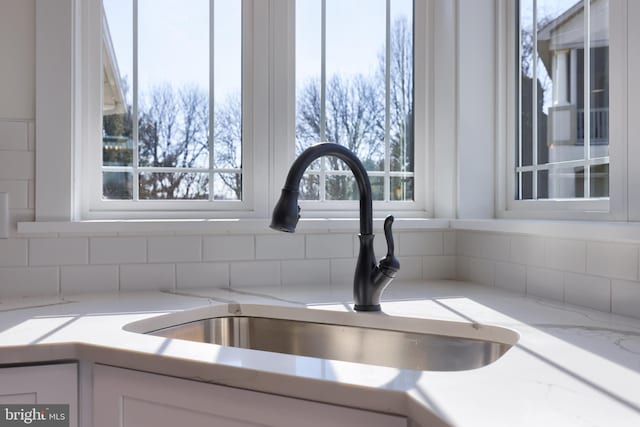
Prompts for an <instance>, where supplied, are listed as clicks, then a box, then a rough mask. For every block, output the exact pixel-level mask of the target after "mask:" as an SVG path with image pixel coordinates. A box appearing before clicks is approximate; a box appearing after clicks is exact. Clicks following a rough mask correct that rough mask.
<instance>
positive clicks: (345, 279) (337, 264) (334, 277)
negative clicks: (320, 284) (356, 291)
mask: <svg viewBox="0 0 640 427" xmlns="http://www.w3.org/2000/svg"><path fill="white" fill-rule="evenodd" d="M355 272H356V258H340V259H332V260H331V286H332V287H336V288H344V287H346V288H348V289H351V288H352V287H353V277H354V276H355Z"/></svg>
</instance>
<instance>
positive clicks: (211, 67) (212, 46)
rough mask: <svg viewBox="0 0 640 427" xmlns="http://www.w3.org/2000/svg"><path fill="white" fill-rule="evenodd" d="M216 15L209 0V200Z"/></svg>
mask: <svg viewBox="0 0 640 427" xmlns="http://www.w3.org/2000/svg"><path fill="white" fill-rule="evenodd" d="M214 14H215V0H209V140H208V143H209V186H208V187H209V200H210V201H212V200H213V193H214V188H213V179H214V175H213V168H214V154H213V153H214V143H215V142H214V140H213V138H214V135H215V133H214V126H215V123H214V117H215V104H214V91H215V87H214V84H215V69H214V62H213V59H214V52H215V44H214V28H213V27H214V22H215V21H214V17H215V16H214Z"/></svg>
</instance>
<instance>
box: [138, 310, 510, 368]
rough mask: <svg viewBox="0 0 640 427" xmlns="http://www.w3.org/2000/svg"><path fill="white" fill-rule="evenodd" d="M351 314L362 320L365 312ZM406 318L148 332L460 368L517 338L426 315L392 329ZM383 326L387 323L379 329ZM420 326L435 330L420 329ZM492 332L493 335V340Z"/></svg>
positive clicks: (234, 318)
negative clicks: (403, 327) (406, 327)
mask: <svg viewBox="0 0 640 427" xmlns="http://www.w3.org/2000/svg"><path fill="white" fill-rule="evenodd" d="M289 310H292V309H289ZM293 310H296V309H293ZM297 310H303V311H305V312H310V313H311V314H316V317H318V316H317V314H318V312H319V311H320V310H305V309H297ZM327 313H331V312H327ZM262 314H264V313H262ZM335 314H341V315H342V316H338V317H343V318H344V317H345V316H344V315H345V314H346V315H348V314H347V313H335ZM350 314H351V315H353V316H354V319H358V320H359V323H362V317H361V316H362V315H361V314H354V313H350ZM289 317H291V316H289ZM312 317H313V316H312ZM402 319H403V318H397V317H393V316H388V317H386V319H376V318H375V315H373V319H372V320H377V322H374V323H377V324H378V325H377V326H376V327H370V326H362V325H357V326H354V325H353V324H352V323H351V322H344V323H343V324H338V323H333V322H331V323H329V322H322V321H307V320H301V319H290V318H289V319H287V318H274V317H262V316H256V315H253V316H252V315H247V314H246V313H241V314H240V315H226V316H219V317H212V318H206V319H199V320H196V321H190V322H185V323H180V324H177V325H172V326H168V327H163V328H160V329H156V330H152V331H147V332H146V333H148V334H150V335H155V336H160V337H165V338H171V339H181V340H190V341H196V342H203V343H211V344H217V345H222V346H230V347H239V348H245V349H252V350H262V351H270V352H275V353H285V354H291V355H298V356H310V357H316V358H322V359H333V360H341V361H347V362H358V363H365V364H371V365H380V366H387V367H393V368H401V369H415V370H422V371H460V370H468V369H475V368H480V367H482V366H486V365H488V364H490V363H492V362H494V361H496V360H497V359H499V358H500V357H501V356H502V355H504V354H505V353H506V352H507V351H508V350H509V348H511V346H512V345H513V344H515V342H516V341H517V337H518V334H517V333H516V332H514V331H511V330H508V329H505V328H500V327H496V326H488V325H482V326H478V325H470V324H464V323H457V322H446V321H438V320H428V319H409V318H406V320H408V321H409V322H408V324H409V325H410V326H411V327H410V328H409V329H412V330H399V329H395V328H393V327H394V326H396V327H401V325H402ZM380 320H382V322H380ZM345 323H346V324H345ZM381 324H384V327H380V325H381ZM387 325H388V326H387ZM421 325H422V326H423V327H421ZM438 326H440V327H438ZM387 327H390V329H387ZM420 329H427V330H432V331H430V332H421V331H419V330H420ZM455 329H460V333H458V334H456V335H457V336H456V335H453V334H455ZM443 333H444V334H443ZM452 333H453V334H452ZM461 335H462V336H461ZM473 335H476V336H477V337H474V336H473ZM483 335H484V337H483ZM491 335H493V339H492V338H489V336H491Z"/></svg>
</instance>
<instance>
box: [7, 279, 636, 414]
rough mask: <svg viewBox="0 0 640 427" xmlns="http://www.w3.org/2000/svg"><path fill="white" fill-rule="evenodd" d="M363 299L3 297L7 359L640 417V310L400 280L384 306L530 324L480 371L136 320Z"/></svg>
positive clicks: (438, 405)
mask: <svg viewBox="0 0 640 427" xmlns="http://www.w3.org/2000/svg"><path fill="white" fill-rule="evenodd" d="M350 303H351V292H350V290H349V289H338V290H336V289H331V288H329V287H320V286H318V287H315V288H310V287H303V288H281V287H278V288H275V287H274V288H270V287H259V288H258V287H256V288H243V289H240V290H236V289H192V290H180V291H175V292H170V291H155V292H154V291H149V292H130V293H117V294H116V293H112V294H82V295H75V296H74V295H72V296H68V297H65V298H23V299H13V300H1V301H0V364H16V363H36V362H46V361H55V360H87V361H90V362H96V363H104V364H109V365H113V366H119V367H123V368H131V369H138V370H144V371H148V372H156V373H160V374H166V375H172V376H176V377H182V378H187V379H196V380H199V381H207V382H212V383H216V384H222V385H229V386H234V387H239V388H246V389H252V390H258V391H265V392H270V393H276V394H280V395H286V396H292V397H299V398H303V399H310V400H315V401H321V402H327V403H335V404H340V405H345V406H351V407H355V408H363V409H369V410H376V411H381V412H390V413H395V414H404V415H406V416H408V417H409V418H411V419H413V420H415V421H416V422H418V423H419V424H420V425H423V426H425V427H426V426H427V425H435V426H438V425H444V426H446V425H452V426H469V427H471V426H473V427H476V426H491V427H496V426H510V427H511V426H603V427H605V426H606V427H611V426H636V425H640V320H638V319H633V318H629V317H624V316H618V315H613V314H610V313H603V312H599V311H595V310H591V309H587V308H581V307H576V306H570V305H565V304H561V303H557V302H551V301H547V300H542V299H534V298H531V297H524V296H520V295H517V294H513V293H508V292H505V291H501V290H498V289H494V288H488V287H483V286H479V285H474V284H469V283H464V282H456V281H426V282H414V283H408V282H394V283H393V284H392V285H391V286H390V287H389V288H388V289H387V290H386V291H385V294H384V298H383V305H382V307H383V311H384V314H386V315H392V316H402V317H410V318H420V319H434V320H439V321H453V322H457V324H460V323H463V324H468V325H469V328H470V329H471V328H473V329H476V330H480V331H482V330H483V329H482V328H483V325H494V326H500V327H503V328H508V329H511V330H514V331H517V333H518V334H519V335H520V338H519V340H518V342H517V343H516V345H515V346H514V347H512V348H511V349H510V350H509V351H508V352H507V353H506V354H505V355H504V356H502V357H501V358H500V359H498V360H497V361H496V362H494V363H492V364H490V365H488V366H485V367H483V368H479V369H473V370H468V371H458V372H421V371H414V370H403V369H394V368H387V367H379V366H369V365H361V364H356V363H349V362H340V361H332V360H323V359H314V358H309V357H301V356H292V355H284V354H276V353H269V352H259V351H254V350H245V349H238V348H231V347H221V346H217V345H213V344H203V343H196V342H189V341H183V340H171V339H167V338H162V337H156V336H150V335H142V334H140V333H137V332H133V331H134V330H151V329H154V327H161V326H165V325H166V324H168V323H172V322H179V321H188V320H195V319H198V318H202V316H203V313H204V314H206V313H208V312H211V313H216V312H220V311H221V310H237V309H238V306H237V304H239V305H240V309H242V306H248V305H254V304H258V305H268V306H271V307H270V308H269V309H270V310H273V311H274V312H277V310H278V307H282V306H293V307H300V308H305V307H306V308H309V309H313V310H320V311H319V312H317V313H320V314H317V313H316V312H315V311H314V314H315V315H316V317H317V316H318V315H321V316H326V318H327V319H328V320H329V319H331V318H332V314H331V311H341V312H348V311H351V307H350V306H349V304H350ZM229 304H233V305H232V306H231V308H229V306H228V305H229ZM280 310H283V309H282V308H280ZM333 316H337V315H336V314H334V315H333ZM353 316H360V317H359V318H358V319H367V322H369V321H370V322H372V323H371V324H372V325H375V323H376V322H384V321H385V318H384V315H376V314H365V315H364V316H362V314H361V313H358V314H353ZM363 321H364V320H363ZM486 329H490V328H486ZM381 347H382V348H384V343H381Z"/></svg>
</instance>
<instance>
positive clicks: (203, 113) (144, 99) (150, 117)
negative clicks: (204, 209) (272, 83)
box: [102, 0, 243, 200]
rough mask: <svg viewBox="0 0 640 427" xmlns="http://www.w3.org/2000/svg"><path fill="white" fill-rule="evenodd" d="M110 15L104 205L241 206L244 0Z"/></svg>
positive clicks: (161, 1) (137, 6)
mask: <svg viewBox="0 0 640 427" xmlns="http://www.w3.org/2000/svg"><path fill="white" fill-rule="evenodd" d="M210 6H212V7H213V10H210ZM104 11H105V12H104V14H105V15H104V17H105V23H106V25H105V26H104V37H103V63H104V70H103V81H104V90H103V94H104V96H103V98H104V105H103V143H102V152H103V162H102V163H103V166H104V167H108V168H110V169H105V170H104V171H103V181H104V182H103V184H104V185H103V198H116V197H117V198H121V199H141V200H151V199H209V200H241V198H242V193H243V189H242V175H241V174H242V96H241V89H242V88H241V86H242V24H241V23H242V2H240V1H236V0H213V1H210V0H185V1H181V2H176V1H175V0H138V1H136V2H134V1H133V0H104ZM134 17H135V18H137V19H134ZM212 18H213V19H212ZM212 40H213V43H214V44H213V45H212V44H211V43H212ZM212 52H214V56H215V57H211V53H212ZM214 101H215V102H214ZM210 112H213V114H215V117H213V116H212V114H210ZM212 153H213V154H212ZM115 167H117V168H118V169H115ZM123 170H124V171H123ZM125 178H126V180H125ZM118 180H119V181H118ZM124 181H126V182H127V184H126V185H125V184H122V182H124ZM118 182H121V183H120V184H118V185H116V184H117V183H118ZM124 189H128V190H126V191H125V190H124ZM127 191H128V192H127ZM123 194H124V195H125V196H123Z"/></svg>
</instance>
